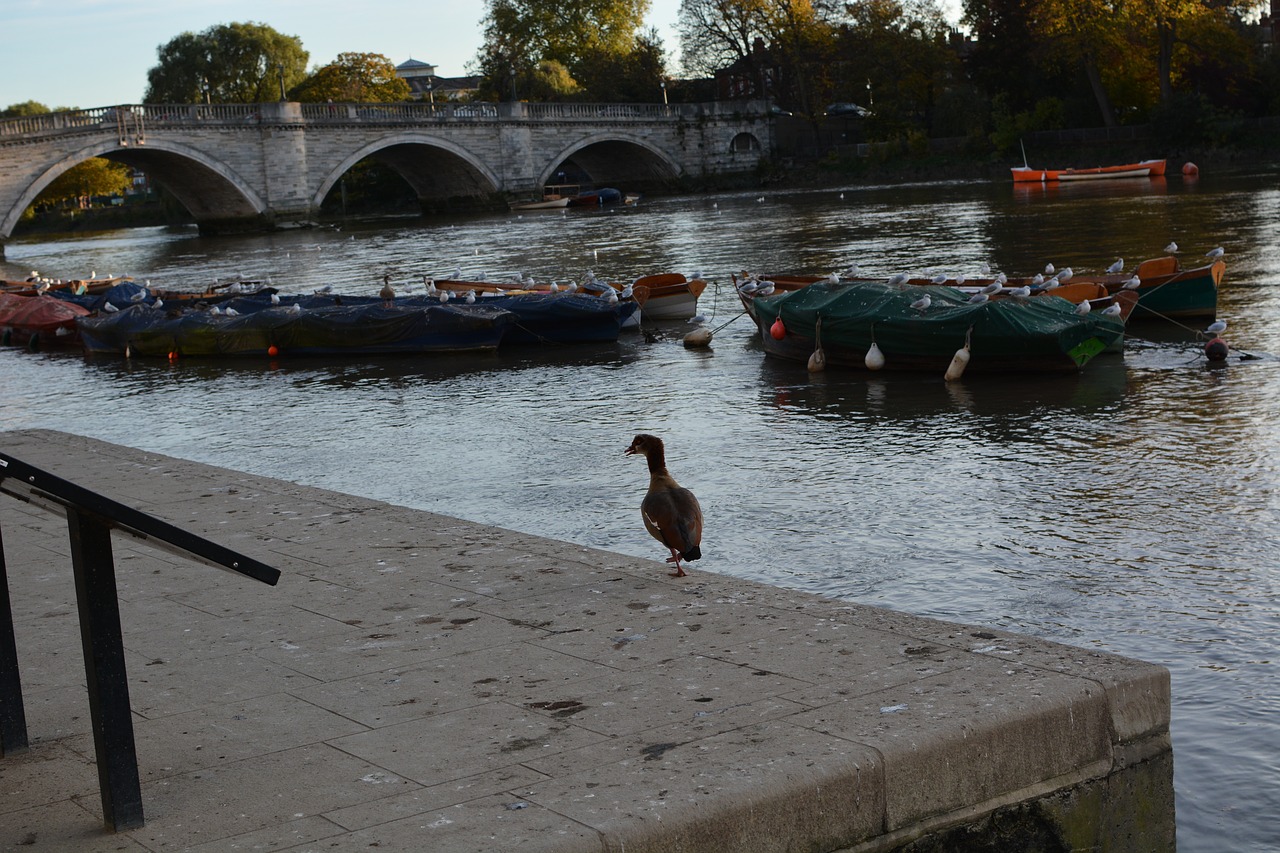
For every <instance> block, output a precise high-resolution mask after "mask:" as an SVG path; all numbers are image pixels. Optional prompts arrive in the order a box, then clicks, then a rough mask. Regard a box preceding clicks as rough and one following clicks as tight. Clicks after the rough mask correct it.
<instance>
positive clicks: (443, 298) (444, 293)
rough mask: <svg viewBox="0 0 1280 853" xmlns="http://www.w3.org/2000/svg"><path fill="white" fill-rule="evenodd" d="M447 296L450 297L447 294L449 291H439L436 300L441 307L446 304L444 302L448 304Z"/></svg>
mask: <svg viewBox="0 0 1280 853" xmlns="http://www.w3.org/2000/svg"><path fill="white" fill-rule="evenodd" d="M449 295H450V294H449V291H447V290H442V291H440V293H439V294H438V295H437V296H436V298H437V299H439V300H440V304H441V305H443V304H444V303H446V302H448V301H449Z"/></svg>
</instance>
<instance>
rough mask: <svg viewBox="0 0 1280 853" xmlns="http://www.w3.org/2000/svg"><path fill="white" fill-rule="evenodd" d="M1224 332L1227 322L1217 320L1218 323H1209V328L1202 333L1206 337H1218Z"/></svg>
mask: <svg viewBox="0 0 1280 853" xmlns="http://www.w3.org/2000/svg"><path fill="white" fill-rule="evenodd" d="M1226 330H1227V321H1226V320H1218V321H1217V322H1215V323H1210V324H1209V328H1207V329H1205V330H1204V333H1205V334H1206V335H1220V334H1222V333H1223V332H1225V331H1226Z"/></svg>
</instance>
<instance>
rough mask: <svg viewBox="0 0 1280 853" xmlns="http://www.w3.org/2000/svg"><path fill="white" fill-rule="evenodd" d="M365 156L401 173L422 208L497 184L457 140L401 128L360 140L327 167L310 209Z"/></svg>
mask: <svg viewBox="0 0 1280 853" xmlns="http://www.w3.org/2000/svg"><path fill="white" fill-rule="evenodd" d="M365 159H374V160H377V161H379V162H381V163H384V164H385V165H387V166H388V167H389V168H391V169H393V170H394V171H395V172H396V173H397V174H398V175H400V177H402V178H404V180H405V181H406V182H407V183H408V184H409V186H410V187H412V188H413V191H414V192H415V193H417V195H418V200H419V202H420V203H421V204H422V205H423V208H424V210H425V209H427V208H428V207H430V206H431V202H432V200H434V199H441V200H444V201H446V202H455V203H456V202H458V201H460V200H465V201H468V202H469V203H472V204H474V203H476V202H477V201H481V200H484V199H488V198H491V197H492V196H493V195H495V194H496V193H497V192H498V187H499V186H500V184H501V179H500V178H499V176H498V175H496V174H495V173H494V172H493V170H492V169H490V168H489V166H487V165H486V164H485V163H484V162H483V161H481V160H480V159H479V158H477V157H476V156H475V155H474V154H472V153H471V152H470V151H468V150H467V149H466V148H464V147H462V146H461V145H458V144H456V143H454V142H450V141H449V140H447V139H442V138H440V137H439V136H433V135H431V134H427V133H403V134H396V135H394V136H390V137H386V138H384V139H379V140H377V141H375V142H371V143H369V144H367V145H364V146H362V147H361V148H359V149H357V150H356V151H354V152H352V153H351V154H349V155H347V156H346V157H345V158H344V159H343V160H342V161H341V162H340V163H338V164H337V165H336V166H334V167H332V168H331V169H329V170H328V172H327V173H326V174H325V176H324V179H323V180H322V181H321V182H320V185H319V186H318V187H317V188H316V191H315V194H314V195H313V196H312V199H311V207H312V209H313V210H319V209H320V206H321V204H323V203H324V200H325V197H326V196H328V195H329V193H330V191H332V190H333V188H334V186H335V185H337V183H338V181H340V180H341V179H342V176H343V175H345V174H346V173H347V172H348V171H350V170H351V168H352V167H353V166H355V165H356V164H357V163H359V162H360V161H361V160H365Z"/></svg>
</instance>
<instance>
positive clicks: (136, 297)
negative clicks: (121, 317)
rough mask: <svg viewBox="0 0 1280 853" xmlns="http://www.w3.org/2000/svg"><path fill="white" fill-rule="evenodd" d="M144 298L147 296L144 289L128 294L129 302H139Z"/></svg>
mask: <svg viewBox="0 0 1280 853" xmlns="http://www.w3.org/2000/svg"><path fill="white" fill-rule="evenodd" d="M146 298H147V291H145V290H139V291H138V292H137V293H135V294H133V296H130V297H129V301H130V302H141V301H142V300H144V299H146Z"/></svg>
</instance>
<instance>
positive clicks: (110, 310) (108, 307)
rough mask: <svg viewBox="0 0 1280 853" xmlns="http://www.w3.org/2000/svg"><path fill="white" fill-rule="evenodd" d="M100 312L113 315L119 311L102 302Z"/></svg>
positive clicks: (108, 303)
mask: <svg viewBox="0 0 1280 853" xmlns="http://www.w3.org/2000/svg"><path fill="white" fill-rule="evenodd" d="M102 310H103V311H105V312H107V313H108V314H114V313H116V312H117V311H119V310H120V309H119V308H117V307H116V306H114V305H112V304H111V303H110V302H104V303H103V305H102Z"/></svg>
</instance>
